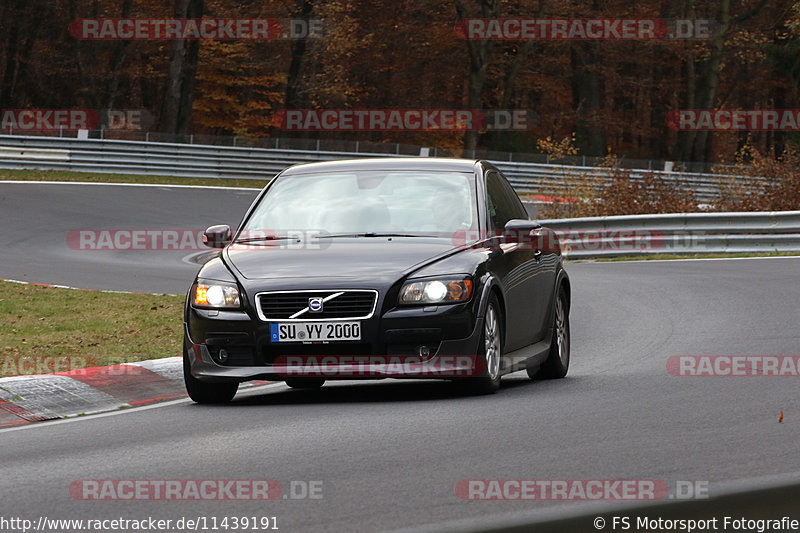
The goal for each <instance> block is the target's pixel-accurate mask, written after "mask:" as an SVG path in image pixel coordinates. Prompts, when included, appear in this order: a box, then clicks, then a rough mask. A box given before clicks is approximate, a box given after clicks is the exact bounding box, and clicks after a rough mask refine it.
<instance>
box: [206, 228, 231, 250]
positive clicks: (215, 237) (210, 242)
mask: <svg viewBox="0 0 800 533" xmlns="http://www.w3.org/2000/svg"><path fill="white" fill-rule="evenodd" d="M229 242H231V227H230V226H228V225H227V224H220V225H218V226H211V227H210V228H207V229H206V230H205V231H204V232H203V244H205V245H206V246H208V247H209V248H225V246H226V245H227V244H228V243H229Z"/></svg>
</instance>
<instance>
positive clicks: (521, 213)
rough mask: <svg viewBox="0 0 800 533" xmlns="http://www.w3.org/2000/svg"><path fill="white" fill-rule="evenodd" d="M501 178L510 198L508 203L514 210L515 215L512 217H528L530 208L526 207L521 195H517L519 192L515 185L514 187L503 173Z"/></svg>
mask: <svg viewBox="0 0 800 533" xmlns="http://www.w3.org/2000/svg"><path fill="white" fill-rule="evenodd" d="M499 179H500V183H502V184H503V190H504V191H505V193H506V197H507V198H508V204H509V206H510V207H511V209H512V211H513V216H512V217H511V218H518V219H519V218H521V219H527V218H528V210H527V209H525V206H524V205H522V201H521V200H520V199H519V196H517V192H516V191H515V190H514V187H512V186H511V184H510V183H509V182H508V180H507V179H505V177H503V176H502V175H501V176H499Z"/></svg>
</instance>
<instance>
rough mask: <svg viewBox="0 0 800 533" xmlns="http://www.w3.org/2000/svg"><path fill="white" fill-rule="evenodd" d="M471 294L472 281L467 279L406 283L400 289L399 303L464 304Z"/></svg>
mask: <svg viewBox="0 0 800 533" xmlns="http://www.w3.org/2000/svg"><path fill="white" fill-rule="evenodd" d="M471 294H472V280H471V279H469V278H455V279H454V278H449V279H448V278H444V279H429V280H424V281H407V282H406V283H405V285H403V288H402V289H400V303H401V304H405V305H409V304H451V303H457V302H465V301H467V300H469V297H470V295H471Z"/></svg>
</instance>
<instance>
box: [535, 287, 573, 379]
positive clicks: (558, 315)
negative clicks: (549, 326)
mask: <svg viewBox="0 0 800 533" xmlns="http://www.w3.org/2000/svg"><path fill="white" fill-rule="evenodd" d="M569 347H570V340H569V304H568V303H567V291H566V289H564V287H561V288H559V290H558V300H556V310H555V316H554V317H553V339H552V340H551V342H550V353H549V354H548V356H547V360H546V361H545V362H544V364H542V366H541V367H539V368H536V369H531V368H528V377H530V378H531V379H560V378H563V377H564V376H566V375H567V371H568V370H569Z"/></svg>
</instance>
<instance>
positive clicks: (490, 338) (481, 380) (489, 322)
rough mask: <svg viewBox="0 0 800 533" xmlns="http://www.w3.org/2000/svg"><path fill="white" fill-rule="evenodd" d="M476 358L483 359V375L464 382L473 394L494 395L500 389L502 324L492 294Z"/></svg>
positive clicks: (495, 299)
mask: <svg viewBox="0 0 800 533" xmlns="http://www.w3.org/2000/svg"><path fill="white" fill-rule="evenodd" d="M477 356H478V358H483V361H482V364H483V365H484V367H485V368H484V371H483V375H482V376H481V377H478V378H470V379H468V380H466V385H467V386H468V388H469V391H470V392H471V393H473V394H494V393H495V392H497V389H499V388H500V360H501V359H502V356H503V322H502V320H501V315H500V302H499V301H498V300H497V296H496V295H495V294H494V293H492V295H491V296H489V304H488V305H487V306H486V314H485V315H484V317H483V334H482V335H481V340H480V344H479V346H478V353H477Z"/></svg>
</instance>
